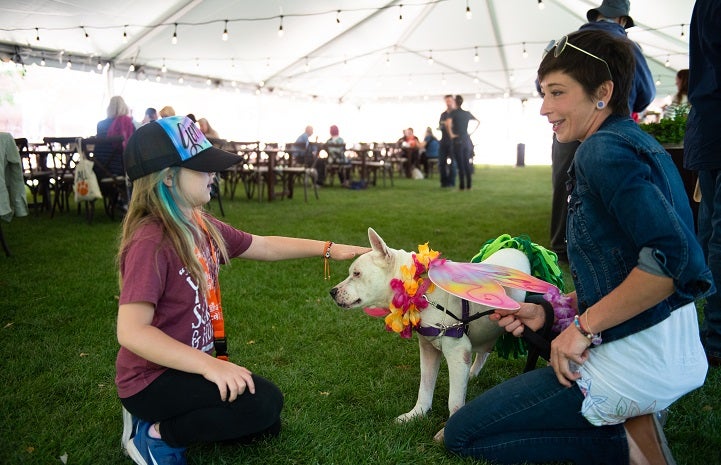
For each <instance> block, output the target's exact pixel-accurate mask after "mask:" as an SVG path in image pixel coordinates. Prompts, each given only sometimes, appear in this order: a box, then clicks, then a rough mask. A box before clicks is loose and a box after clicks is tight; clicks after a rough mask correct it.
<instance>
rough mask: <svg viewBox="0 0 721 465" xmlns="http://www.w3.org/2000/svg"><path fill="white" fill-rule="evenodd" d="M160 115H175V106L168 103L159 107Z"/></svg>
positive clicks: (164, 116)
mask: <svg viewBox="0 0 721 465" xmlns="http://www.w3.org/2000/svg"><path fill="white" fill-rule="evenodd" d="M159 113H160V117H161V118H167V117H168V116H175V108H173V107H171V106H170V105H166V106H164V107H163V108H161V109H160V112H159Z"/></svg>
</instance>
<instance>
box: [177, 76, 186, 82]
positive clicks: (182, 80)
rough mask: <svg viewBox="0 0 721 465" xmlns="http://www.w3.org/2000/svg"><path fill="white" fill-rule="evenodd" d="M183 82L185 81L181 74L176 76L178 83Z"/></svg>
mask: <svg viewBox="0 0 721 465" xmlns="http://www.w3.org/2000/svg"><path fill="white" fill-rule="evenodd" d="M184 82H185V79H184V78H183V76H180V77H179V78H178V84H182V83H184Z"/></svg>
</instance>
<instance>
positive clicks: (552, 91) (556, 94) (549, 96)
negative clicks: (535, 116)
mask: <svg viewBox="0 0 721 465" xmlns="http://www.w3.org/2000/svg"><path fill="white" fill-rule="evenodd" d="M540 85H541V96H542V97H543V104H542V105H541V115H542V116H545V117H546V118H548V122H549V123H551V124H552V125H553V132H555V133H556V139H558V141H559V142H563V143H565V142H572V141H575V140H581V141H582V140H584V139H586V138H587V137H588V136H590V135H591V134H593V133H594V132H596V130H597V129H598V128H599V127H600V126H601V123H603V121H604V120H605V119H606V117H607V116H608V115H609V114H610V110H608V106H607V105H605V106H604V108H603V109H602V110H599V109H598V107H597V106H596V103H597V100H596V99H592V98H591V97H589V95H588V94H586V92H585V90H584V89H583V87H582V86H581V84H580V83H579V82H578V81H576V80H575V79H573V78H572V77H571V76H569V75H568V74H566V73H563V72H561V71H554V72H551V73H548V75H546V76H544V78H543V80H542V81H541V82H540ZM604 103H607V99H606V101H605V102H604Z"/></svg>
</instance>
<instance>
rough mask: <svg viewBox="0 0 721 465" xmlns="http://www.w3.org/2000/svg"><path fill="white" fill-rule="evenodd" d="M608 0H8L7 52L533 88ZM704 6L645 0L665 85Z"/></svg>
mask: <svg viewBox="0 0 721 465" xmlns="http://www.w3.org/2000/svg"><path fill="white" fill-rule="evenodd" d="M540 3H542V4H543V5H544V6H545V8H543V9H540V8H539V7H538V6H539V4H540ZM599 3H600V0H598V1H590V0H567V1H561V0H542V1H541V0H312V1H309V0H268V1H251V0H159V1H147V0H123V1H117V0H113V1H111V0H65V1H59V0H22V1H21V0H3V1H2V2H0V50H1V51H2V52H4V53H5V55H7V57H9V58H12V59H14V60H15V61H20V60H22V62H23V63H25V64H26V65H29V64H31V63H39V62H40V60H41V58H44V59H45V61H46V62H47V63H48V65H57V66H65V64H66V62H67V61H68V60H71V61H72V64H73V68H78V67H81V68H82V67H85V68H87V69H92V68H94V67H95V66H96V65H97V63H98V61H100V62H102V63H103V64H104V63H106V62H108V61H109V62H110V63H111V65H110V66H111V69H113V70H114V73H115V75H116V76H117V75H124V74H128V75H129V76H131V77H132V76H136V77H137V76H143V75H144V76H146V77H152V78H155V77H156V76H158V75H160V79H167V80H173V81H176V80H177V79H178V78H179V77H181V76H182V77H183V79H184V81H186V82H191V81H193V80H197V81H198V82H205V81H206V80H208V79H209V80H210V82H212V83H213V85H220V86H228V87H231V86H237V87H239V88H241V89H248V90H251V91H255V92H275V93H276V94H286V93H287V94H289V95H314V96H318V97H319V98H323V99H328V100H343V101H351V102H352V101H364V100H369V99H393V98H399V97H402V98H409V97H436V96H438V95H442V94H445V93H450V92H452V93H462V94H467V95H474V94H475V95H480V96H482V97H497V96H501V95H504V94H506V95H510V96H516V97H521V98H523V97H526V96H530V95H531V94H532V92H533V81H534V78H535V70H536V67H537V65H538V61H539V59H540V57H541V54H542V51H543V48H544V47H545V46H546V44H547V43H548V41H549V40H550V39H553V38H557V37H559V36H561V35H563V34H564V33H567V32H570V31H572V30H575V29H577V28H578V27H579V26H580V25H581V24H583V23H584V22H585V21H586V11H587V10H588V9H589V8H592V7H595V6H598V4H599ZM467 7H468V9H470V11H471V13H472V17H471V18H470V19H467V15H466V11H467ZM692 7H693V1H692V0H673V1H663V2H658V1H656V0H633V1H632V6H631V15H632V16H633V18H634V20H635V22H636V27H634V28H632V29H630V30H629V36H630V37H631V38H632V39H633V40H635V41H636V42H638V43H639V44H640V45H641V46H642V48H643V49H644V53H645V54H646V56H647V60H648V62H649V65H650V66H651V70H652V73H653V75H654V77H655V78H657V79H658V80H659V81H660V85H658V95H659V96H664V95H667V94H671V93H674V92H675V85H674V75H675V72H676V70H678V69H681V68H685V67H687V66H688V56H687V52H688V22H689V20H690V16H691V10H692ZM281 24H282V28H283V35H282V37H280V36H279V34H278V30H279V28H280V25H281ZM226 28H227V31H228V39H227V40H225V41H224V40H222V37H221V36H222V33H223V31H224V29H226ZM174 32H175V33H176V34H177V44H175V45H173V44H172V41H171V37H172V36H173V33H174ZM124 36H126V37H127V41H125V40H124ZM524 51H525V52H526V53H524ZM60 52H62V53H60ZM430 57H432V63H431V62H430V61H431V60H429V58H430ZM131 64H134V67H135V71H133V72H129V71H128V69H129V66H130V65H131ZM163 69H167V72H163V71H162V70H163Z"/></svg>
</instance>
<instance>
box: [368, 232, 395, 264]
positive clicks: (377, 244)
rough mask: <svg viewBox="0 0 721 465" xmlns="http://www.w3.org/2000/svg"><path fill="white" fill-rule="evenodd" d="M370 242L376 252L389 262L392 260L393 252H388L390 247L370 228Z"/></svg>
mask: <svg viewBox="0 0 721 465" xmlns="http://www.w3.org/2000/svg"><path fill="white" fill-rule="evenodd" d="M368 241H369V242H370V244H371V248H372V249H373V251H374V252H380V253H382V254H383V256H384V257H386V259H387V260H390V259H391V252H390V250H388V246H387V245H386V243H385V242H383V239H381V237H380V236H379V235H378V233H377V232H375V230H374V229H373V228H368Z"/></svg>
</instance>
